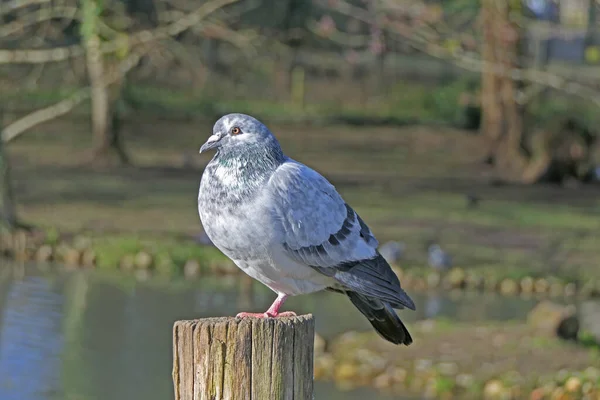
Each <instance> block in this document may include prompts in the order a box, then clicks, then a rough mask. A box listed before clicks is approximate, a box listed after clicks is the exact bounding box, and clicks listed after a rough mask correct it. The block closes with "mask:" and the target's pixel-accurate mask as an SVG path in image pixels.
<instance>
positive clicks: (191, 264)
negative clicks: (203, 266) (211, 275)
mask: <svg viewBox="0 0 600 400" xmlns="http://www.w3.org/2000/svg"><path fill="white" fill-rule="evenodd" d="M183 276H185V278H186V279H195V278H197V277H198V276H200V263H199V262H198V261H196V260H187V261H186V262H185V264H184V266H183Z"/></svg>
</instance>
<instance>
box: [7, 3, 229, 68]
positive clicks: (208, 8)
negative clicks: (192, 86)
mask: <svg viewBox="0 0 600 400" xmlns="http://www.w3.org/2000/svg"><path fill="white" fill-rule="evenodd" d="M237 1H239V0H213V1H209V2H207V3H204V4H203V5H202V6H200V7H199V8H198V9H196V10H195V11H193V12H191V13H189V14H186V15H185V16H183V17H182V18H181V19H179V20H177V21H175V22H173V23H171V24H169V25H167V26H162V27H159V28H156V29H153V30H143V31H139V32H136V33H133V34H131V35H128V37H127V39H126V40H127V44H128V45H129V47H132V46H136V45H140V44H145V43H149V42H152V41H154V40H160V39H164V38H167V37H170V36H175V35H178V34H180V33H182V32H183V31H185V30H187V29H190V28H191V27H193V26H194V25H197V24H199V23H200V22H201V21H202V20H203V19H204V18H205V17H206V16H208V15H210V14H212V13H214V12H215V11H217V10H219V9H220V8H223V7H225V6H226V5H229V4H232V3H235V2H237ZM122 48H123V40H119V39H114V40H111V41H107V42H104V43H102V45H101V47H100V51H101V52H102V53H103V54H107V53H114V52H115V51H117V50H119V49H122ZM84 52H85V50H84V48H83V47H82V46H81V45H72V46H64V47H58V48H54V49H27V50H0V64H9V63H26V64H39V63H45V62H56V61H63V60H66V59H68V58H72V57H79V56H82V55H83V54H84Z"/></svg>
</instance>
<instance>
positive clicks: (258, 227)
mask: <svg viewBox="0 0 600 400" xmlns="http://www.w3.org/2000/svg"><path fill="white" fill-rule="evenodd" d="M209 149H216V150H217V151H216V154H215V155H214V157H213V158H212V160H211V161H210V163H209V164H208V165H207V166H206V169H205V170H204V173H203V175H202V180H201V182H200V192H199V194H198V211H199V214H200V220H201V221H202V225H203V226H204V229H205V231H206V233H207V235H208V236H209V238H210V239H211V241H212V242H213V243H214V245H215V246H216V247H217V248H218V249H219V250H221V251H222V252H223V253H224V254H225V255H226V256H228V257H229V258H230V259H231V260H232V261H233V262H234V263H235V264H236V265H237V266H238V267H239V268H241V269H242V270H243V271H244V272H245V273H246V274H248V275H250V276H251V277H252V278H254V279H256V280H258V281H260V282H262V283H263V284H264V285H266V286H267V287H269V288H270V289H271V290H273V291H274V292H275V293H277V299H276V300H275V301H274V302H273V304H272V305H271V307H269V309H268V310H267V311H266V312H264V313H246V312H244V313H239V314H238V315H237V317H258V318H267V317H277V316H290V315H295V313H293V312H280V311H279V309H280V307H281V306H282V304H283V303H284V301H285V299H286V298H287V297H289V296H295V295H300V294H307V293H313V292H317V291H321V290H331V291H334V292H337V293H342V294H345V295H347V296H348V297H349V298H350V301H351V302H352V303H353V304H354V305H355V306H356V307H357V308H358V310H359V311H360V312H361V313H362V314H364V315H365V316H366V317H367V318H368V319H369V321H370V323H371V325H373V327H374V328H375V330H376V331H377V332H378V333H379V334H380V335H381V336H382V337H383V338H385V339H387V340H388V341H390V342H392V343H395V344H405V345H409V344H410V343H412V338H411V336H410V333H409V332H408V330H407V329H406V327H405V326H404V324H403V323H402V321H401V320H400V318H399V317H398V315H397V314H396V312H395V311H394V309H403V308H405V307H406V308H409V309H411V310H414V309H415V305H414V303H413V301H412V299H411V298H410V297H409V296H408V295H407V294H406V293H405V292H404V290H403V289H402V288H401V286H400V281H399V280H398V277H397V276H396V275H395V274H394V272H393V271H392V269H391V268H390V266H389V265H388V263H387V262H386V261H385V259H384V258H383V257H382V256H381V255H380V254H379V253H378V252H377V246H378V244H379V243H378V242H377V239H375V237H374V236H373V233H372V232H371V230H370V229H369V227H368V226H367V225H366V224H365V222H364V221H363V220H362V219H361V218H360V217H359V216H358V214H357V213H356V212H355V211H354V210H353V209H352V208H351V207H350V206H349V205H348V204H346V202H345V201H344V200H343V199H342V197H341V196H340V195H339V194H338V192H337V191H336V190H335V188H334V187H333V185H331V184H330V183H329V182H328V181H327V179H325V178H324V177H323V176H321V175H320V174H319V173H317V172H316V171H314V170H312V169H310V168H309V167H307V166H305V165H303V164H301V163H299V162H297V161H294V160H292V159H291V158H289V157H287V156H286V155H285V154H283V151H282V150H281V146H280V145H279V142H278V141H277V139H276V138H275V136H273V134H272V133H271V132H270V131H269V129H268V128H267V127H266V126H265V125H263V124H262V123H261V122H260V121H258V120H256V119H255V118H253V117H251V116H249V115H244V114H228V115H225V116H223V117H221V118H220V119H219V120H218V121H217V122H216V123H215V125H214V127H213V134H212V136H210V137H209V138H208V140H207V141H206V143H204V145H202V147H201V148H200V153H202V152H204V151H207V150H209Z"/></svg>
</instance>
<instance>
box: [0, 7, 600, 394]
mask: <svg viewBox="0 0 600 400" xmlns="http://www.w3.org/2000/svg"><path fill="white" fill-rule="evenodd" d="M0 20H1V23H0V131H1V135H2V140H1V141H0V192H1V196H0V206H1V207H0V208H1V214H0V216H1V222H0V225H1V227H2V228H1V229H2V231H1V232H2V234H1V236H0V238H1V241H0V246H1V250H2V254H3V257H5V258H4V259H2V260H0V263H1V264H0V265H1V268H0V398H1V399H3V400H4V399H6V400H12V399H14V400H17V399H19V400H34V399H35V400H38V399H39V400H50V399H73V400H75V399H77V400H92V399H114V400H121V399H147V400H159V399H161V400H162V399H169V398H172V397H173V392H172V390H173V389H172V383H171V368H172V367H171V362H172V361H171V360H172V355H171V351H172V348H171V340H172V336H171V328H172V324H173V322H174V321H175V320H177V319H192V318H198V317H206V316H220V315H235V314H236V313H237V312H239V311H262V310H263V309H266V307H267V306H268V305H269V304H271V302H272V301H273V299H274V293H271V292H270V291H269V290H268V289H267V288H266V287H264V286H262V285H260V284H259V283H256V282H253V281H252V280H251V279H249V278H248V277H246V276H243V275H242V273H241V272H240V271H239V270H238V269H237V268H236V267H235V266H234V265H233V264H232V263H231V262H229V261H228V260H227V259H225V258H224V256H223V255H222V254H221V253H219V251H218V250H216V249H215V248H214V247H213V246H212V245H211V243H210V240H208V238H207V237H206V235H205V234H204V233H203V231H202V226H201V224H200V221H199V218H198V215H197V205H196V199H197V190H198V186H199V182H200V177H201V174H202V171H203V168H204V166H205V165H206V163H207V162H208V161H209V160H210V157H211V156H212V155H204V154H203V155H202V156H200V155H198V149H199V147H200V145H201V144H202V143H204V141H205V140H206V138H207V137H208V136H209V135H210V134H211V129H212V124H213V123H214V122H215V121H216V119H217V118H218V117H220V116H221V115H223V114H225V113H230V112H244V113H248V114H252V115H253V116H255V117H257V118H259V119H261V120H262V121H264V122H265V123H266V124H267V125H268V126H269V128H270V129H271V130H272V131H273V132H274V133H275V135H276V136H277V137H278V138H279V139H280V141H281V143H282V146H283V148H284V151H285V152H286V153H287V154H288V155H289V156H291V157H292V158H295V159H297V160H299V161H301V162H303V163H306V164H308V165H310V166H311V167H313V168H315V169H316V170H318V171H319V172H321V173H322V174H323V175H325V176H326V177H327V178H328V179H329V180H330V181H331V182H332V183H333V184H334V185H335V186H336V187H337V189H338V190H339V191H340V193H341V194H342V195H343V196H344V198H345V199H346V200H347V201H348V203H349V204H351V205H352V206H353V208H354V209H356V210H357V212H358V213H360V215H361V217H362V218H363V219H364V220H365V221H366V222H367V223H368V224H369V225H370V227H371V228H372V230H373V231H374V232H375V234H376V236H377V238H378V239H379V241H380V244H381V249H380V251H381V253H382V254H383V255H384V256H385V257H386V259H388V261H389V262H390V264H391V265H392V266H393V268H394V270H395V271H396V273H397V274H398V276H399V277H400V278H401V281H402V284H403V286H404V287H405V288H406V290H407V291H408V293H409V294H410V295H411V296H412V297H413V298H414V299H415V303H416V304H417V311H416V312H412V311H409V310H403V311H401V312H400V315H401V317H402V318H403V320H404V321H406V322H407V325H408V328H409V330H410V331H411V333H412V335H413V337H414V339H415V342H414V343H413V344H412V345H411V346H409V347H402V348H400V347H395V346H393V345H390V344H389V343H386V342H384V341H383V340H382V339H380V338H379V337H378V336H377V335H376V334H375V333H374V332H373V331H372V329H371V327H370V325H369V323H368V321H367V320H366V319H364V317H363V316H362V315H360V313H359V312H358V311H357V310H355V309H354V308H353V307H352V306H351V304H350V303H349V302H348V301H347V300H346V298H345V297H344V296H339V295H336V294H334V293H319V294H315V295H310V296H301V297H296V298H293V299H291V300H290V301H289V302H287V303H286V306H285V308H287V309H290V310H294V311H296V312H303V313H313V314H314V315H315V318H316V330H317V333H318V336H317V339H316V341H315V344H316V351H317V355H316V358H315V378H316V383H315V384H316V393H315V394H316V398H317V399H331V400H337V399H363V398H365V396H369V398H371V399H373V400H383V399H404V400H406V399H420V398H444V399H448V398H477V399H479V398H484V397H485V398H492V399H494V398H498V399H546V398H547V399H600V346H599V345H598V343H599V342H600V300H598V296H599V295H600V239H599V234H600V144H598V138H599V137H598V129H597V127H598V122H599V120H600V112H599V111H600V31H599V30H600V2H599V1H597V0H560V1H558V0H526V1H525V0H524V1H520V0H443V1H442V0H427V1H425V0H277V1H275V0H208V1H202V0H128V1H122V0H80V1H71V0H0Z"/></svg>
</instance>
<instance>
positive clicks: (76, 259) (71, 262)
mask: <svg viewBox="0 0 600 400" xmlns="http://www.w3.org/2000/svg"><path fill="white" fill-rule="evenodd" d="M63 261H64V263H65V264H66V265H68V266H70V267H76V266H79V265H81V252H80V251H79V250H77V249H73V248H68V249H66V250H65V251H64V253H63Z"/></svg>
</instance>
